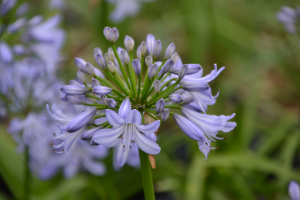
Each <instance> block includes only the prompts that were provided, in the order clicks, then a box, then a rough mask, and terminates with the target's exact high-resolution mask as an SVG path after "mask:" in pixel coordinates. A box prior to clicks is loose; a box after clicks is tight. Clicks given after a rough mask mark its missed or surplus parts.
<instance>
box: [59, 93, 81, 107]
mask: <svg viewBox="0 0 300 200" xmlns="http://www.w3.org/2000/svg"><path fill="white" fill-rule="evenodd" d="M64 99H65V100H66V101H67V102H69V103H72V104H76V105H81V104H83V103H84V102H82V101H81V100H80V99H79V98H78V97H75V96H73V95H65V96H64Z"/></svg>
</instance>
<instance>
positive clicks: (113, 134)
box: [92, 125, 125, 145]
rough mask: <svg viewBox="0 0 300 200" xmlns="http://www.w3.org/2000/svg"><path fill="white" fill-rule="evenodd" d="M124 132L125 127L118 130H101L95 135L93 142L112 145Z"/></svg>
mask: <svg viewBox="0 0 300 200" xmlns="http://www.w3.org/2000/svg"><path fill="white" fill-rule="evenodd" d="M124 131H125V125H122V126H119V127H117V128H110V129H101V130H99V131H98V132H96V133H95V134H94V135H93V138H92V141H95V142H96V143H98V144H102V145H110V144H111V143H113V142H114V141H115V140H117V139H118V138H119V137H120V136H121V135H122V133H123V132H124Z"/></svg>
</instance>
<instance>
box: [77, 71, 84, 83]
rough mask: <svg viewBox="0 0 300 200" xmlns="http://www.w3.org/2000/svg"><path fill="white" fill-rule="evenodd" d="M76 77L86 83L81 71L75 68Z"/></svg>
mask: <svg viewBox="0 0 300 200" xmlns="http://www.w3.org/2000/svg"><path fill="white" fill-rule="evenodd" d="M77 77H78V79H79V80H80V81H81V82H82V83H86V81H85V75H84V73H83V72H82V71H80V70H77Z"/></svg>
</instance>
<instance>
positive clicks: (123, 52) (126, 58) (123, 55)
mask: <svg viewBox="0 0 300 200" xmlns="http://www.w3.org/2000/svg"><path fill="white" fill-rule="evenodd" d="M120 58H121V61H122V63H124V64H125V65H127V64H128V63H129V61H130V58H129V55H128V53H127V51H126V50H125V49H122V50H121V55H120Z"/></svg>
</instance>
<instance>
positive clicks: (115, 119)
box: [106, 109, 125, 127]
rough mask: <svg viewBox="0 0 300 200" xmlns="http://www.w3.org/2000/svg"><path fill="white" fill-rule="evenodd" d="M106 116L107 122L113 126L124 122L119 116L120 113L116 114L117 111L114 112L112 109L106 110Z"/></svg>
mask: <svg viewBox="0 0 300 200" xmlns="http://www.w3.org/2000/svg"><path fill="white" fill-rule="evenodd" d="M106 118H107V121H108V122H109V124H110V125H112V126H114V127H118V126H121V125H122V124H124V123H125V121H124V119H123V118H121V117H120V115H118V113H116V112H115V111H113V110H109V109H107V110H106Z"/></svg>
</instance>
